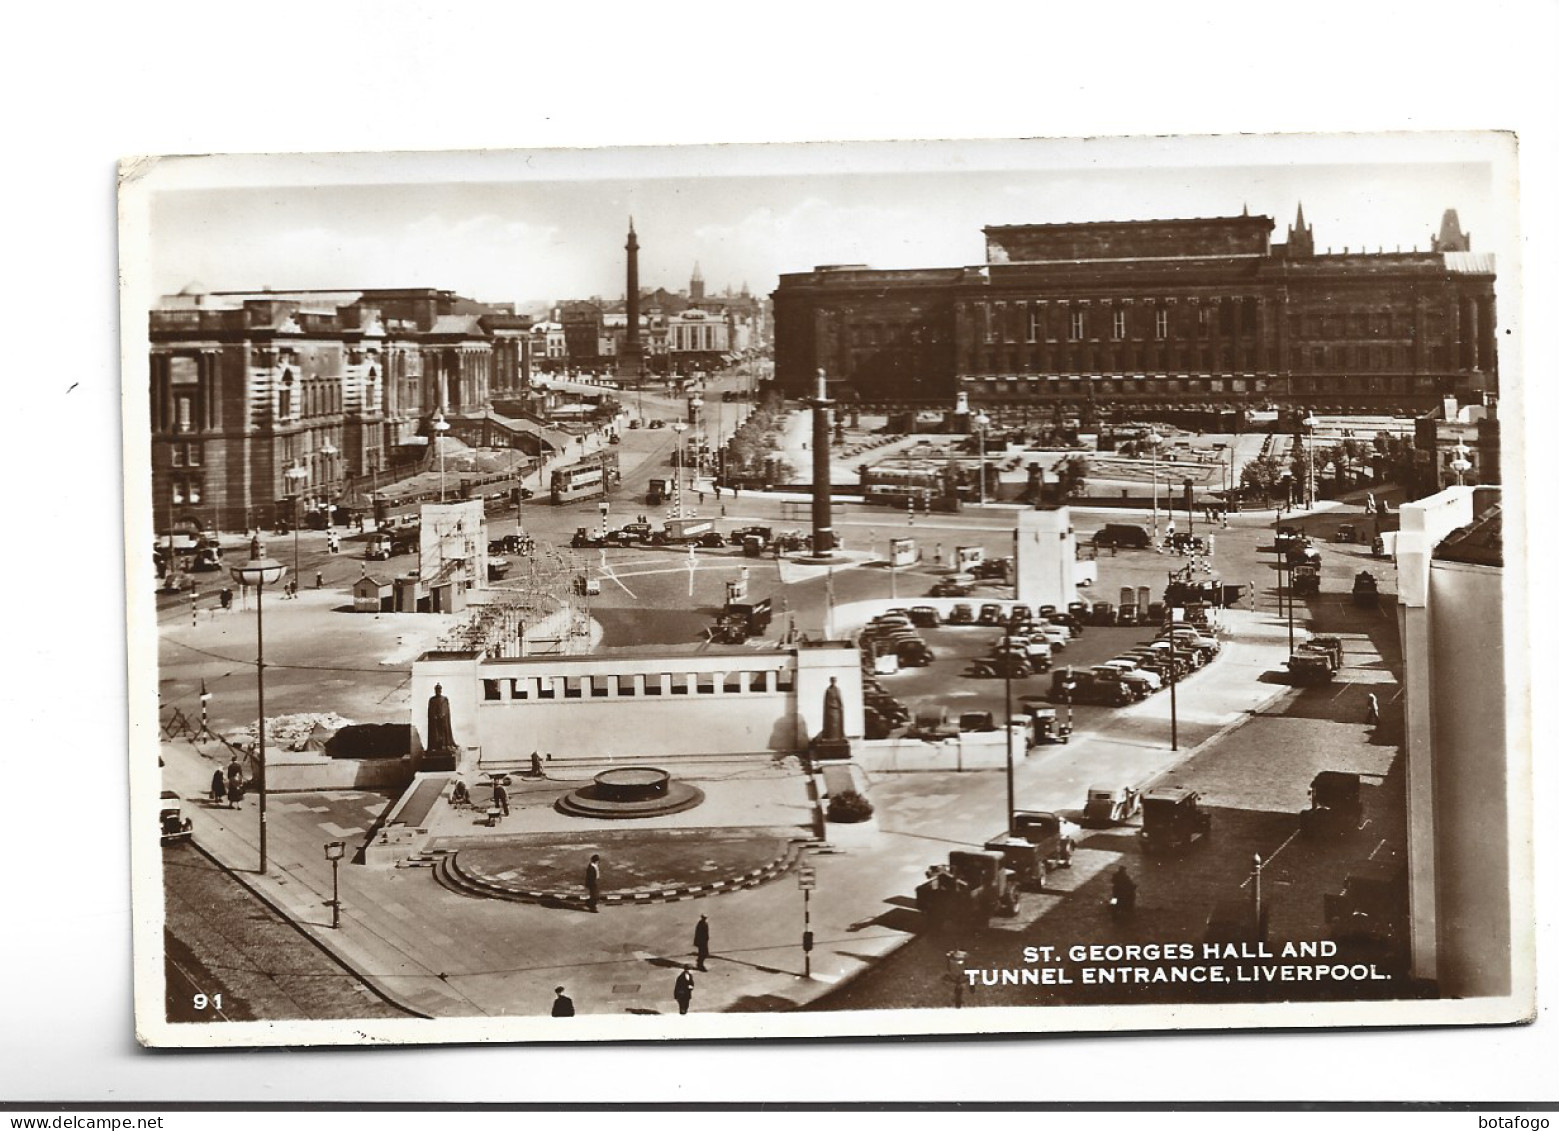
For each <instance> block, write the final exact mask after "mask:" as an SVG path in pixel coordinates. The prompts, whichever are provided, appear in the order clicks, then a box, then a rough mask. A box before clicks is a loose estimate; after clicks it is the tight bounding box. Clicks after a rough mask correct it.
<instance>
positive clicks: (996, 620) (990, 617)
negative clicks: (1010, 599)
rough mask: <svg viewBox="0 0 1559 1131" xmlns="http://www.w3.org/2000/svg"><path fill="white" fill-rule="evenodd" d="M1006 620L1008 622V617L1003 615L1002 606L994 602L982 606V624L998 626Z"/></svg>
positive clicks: (980, 618) (980, 621) (980, 620)
mask: <svg viewBox="0 0 1559 1131" xmlns="http://www.w3.org/2000/svg"><path fill="white" fill-rule="evenodd" d="M1004 620H1006V617H1005V616H1004V615H1003V614H1002V611H1001V606H1000V605H998V604H996V603H995V602H994V601H988V602H986V603H985V604H983V605H981V606H980V617H979V623H980V624H983V625H998V624H1001V623H1002V622H1003V621H1004Z"/></svg>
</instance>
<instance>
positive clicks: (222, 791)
mask: <svg viewBox="0 0 1559 1131" xmlns="http://www.w3.org/2000/svg"><path fill="white" fill-rule="evenodd" d="M226 797H227V775H226V774H224V773H223V772H222V769H221V767H218V768H217V769H215V770H213V771H211V800H212V801H214V802H216V803H218V804H220V803H221V802H222V801H223V800H224V799H226Z"/></svg>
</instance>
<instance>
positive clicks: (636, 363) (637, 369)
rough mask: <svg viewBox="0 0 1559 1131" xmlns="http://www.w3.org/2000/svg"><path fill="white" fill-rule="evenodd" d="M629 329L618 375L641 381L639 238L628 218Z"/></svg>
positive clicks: (642, 369)
mask: <svg viewBox="0 0 1559 1131" xmlns="http://www.w3.org/2000/svg"><path fill="white" fill-rule="evenodd" d="M626 248H627V251H628V280H627V282H628V287H627V290H628V294H627V300H628V301H627V306H628V327H627V334H626V335H625V336H624V338H623V348H622V354H621V356H620V357H618V359H617V375H618V376H619V377H631V378H633V379H634V380H636V381H637V380H639V379H641V378H643V376H644V343H643V342H641V341H640V340H639V236H638V234H637V233H636V232H635V231H634V230H633V217H632V216H630V217H628V243H627V244H626Z"/></svg>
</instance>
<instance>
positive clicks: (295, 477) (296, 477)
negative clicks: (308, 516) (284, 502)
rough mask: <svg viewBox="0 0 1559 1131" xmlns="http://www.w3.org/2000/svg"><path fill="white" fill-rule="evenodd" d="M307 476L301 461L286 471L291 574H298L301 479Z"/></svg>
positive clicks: (307, 472)
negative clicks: (290, 519) (290, 505)
mask: <svg viewBox="0 0 1559 1131" xmlns="http://www.w3.org/2000/svg"><path fill="white" fill-rule="evenodd" d="M308 477H309V470H308V468H306V467H304V466H303V465H302V464H301V463H295V464H293V465H292V466H291V467H289V468H288V469H287V471H286V479H287V499H288V501H289V502H290V503H291V504H292V507H291V510H292V575H293V577H297V576H298V527H299V526H301V525H302V522H303V516H302V515H301V514H300V513H299V505H298V504H299V503H301V502H302V495H303V481H304V480H305V479H307V478H308Z"/></svg>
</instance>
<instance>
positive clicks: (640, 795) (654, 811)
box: [557, 766, 704, 820]
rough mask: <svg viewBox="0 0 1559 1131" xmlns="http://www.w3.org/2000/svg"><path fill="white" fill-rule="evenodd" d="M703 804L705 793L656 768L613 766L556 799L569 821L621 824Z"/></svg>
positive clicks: (677, 811) (560, 809)
mask: <svg viewBox="0 0 1559 1131" xmlns="http://www.w3.org/2000/svg"><path fill="white" fill-rule="evenodd" d="M703 800H704V791H703V790H701V789H699V788H698V787H697V786H692V785H688V784H687V783H686V782H679V781H672V780H671V775H670V774H669V773H667V772H666V771H665V770H662V769H659V768H657V767H655V766H615V767H613V768H612V769H610V770H602V771H601V772H600V773H599V774H597V775H596V776H595V780H594V781H592V782H591V783H590V784H589V785H585V786H580V787H579V788H578V789H575V790H570V791H569V792H568V793H567V794H565V795H564V796H563V797H561V798H559V799H558V803H557V807H558V810H559V811H560V812H563V813H567V814H568V815H569V816H571V817H595V818H597V819H606V820H624V819H627V818H631V817H660V816H663V815H665V814H667V813H680V812H682V811H683V810H684V809H691V808H693V806H695V805H697V804H699V803H700V802H702V801H703Z"/></svg>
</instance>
